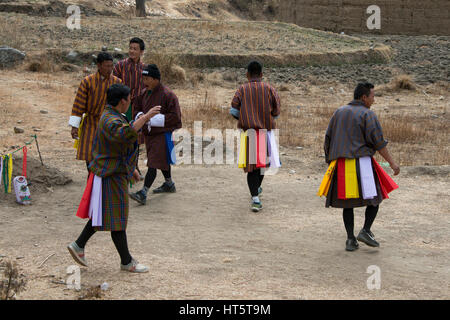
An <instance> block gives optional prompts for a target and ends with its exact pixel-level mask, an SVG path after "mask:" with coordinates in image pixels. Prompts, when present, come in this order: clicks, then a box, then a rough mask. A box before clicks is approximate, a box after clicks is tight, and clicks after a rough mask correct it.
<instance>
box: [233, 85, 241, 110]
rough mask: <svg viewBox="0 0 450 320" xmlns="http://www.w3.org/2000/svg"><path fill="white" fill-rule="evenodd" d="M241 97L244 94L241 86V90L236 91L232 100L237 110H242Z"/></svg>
mask: <svg viewBox="0 0 450 320" xmlns="http://www.w3.org/2000/svg"><path fill="white" fill-rule="evenodd" d="M241 99H242V94H241V89H240V88H239V90H237V91H236V93H235V95H234V98H233V100H232V101H231V107H232V108H234V109H237V110H241Z"/></svg>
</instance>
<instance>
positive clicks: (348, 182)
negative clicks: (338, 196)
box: [345, 159, 359, 199]
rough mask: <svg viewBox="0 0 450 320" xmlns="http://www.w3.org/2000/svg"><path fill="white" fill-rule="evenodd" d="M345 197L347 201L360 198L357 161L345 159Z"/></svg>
mask: <svg viewBox="0 0 450 320" xmlns="http://www.w3.org/2000/svg"><path fill="white" fill-rule="evenodd" d="M345 197H346V198H347V199H354V198H359V190H358V177H357V176H356V159H345Z"/></svg>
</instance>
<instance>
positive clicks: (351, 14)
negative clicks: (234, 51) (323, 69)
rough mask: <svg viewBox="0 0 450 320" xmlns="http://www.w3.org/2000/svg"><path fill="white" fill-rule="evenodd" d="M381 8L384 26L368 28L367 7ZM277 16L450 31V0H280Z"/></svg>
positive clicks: (327, 26) (404, 30)
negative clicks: (370, 25) (372, 25)
mask: <svg viewBox="0 0 450 320" xmlns="http://www.w3.org/2000/svg"><path fill="white" fill-rule="evenodd" d="M371 5H377V6H378V7H380V9H381V28H380V29H379V30H378V29H374V30H369V29H368V28H367V19H368V18H369V17H370V16H371V14H368V13H367V8H368V7H369V6H371ZM277 9H278V10H277V11H278V12H277V16H278V17H277V18H278V20H280V21H284V22H291V23H295V24H297V25H300V26H302V27H309V28H315V29H321V30H326V31H333V32H342V31H343V32H351V33H376V34H409V35H422V34H424V35H450V15H449V14H450V0H281V1H279V2H278V8H277Z"/></svg>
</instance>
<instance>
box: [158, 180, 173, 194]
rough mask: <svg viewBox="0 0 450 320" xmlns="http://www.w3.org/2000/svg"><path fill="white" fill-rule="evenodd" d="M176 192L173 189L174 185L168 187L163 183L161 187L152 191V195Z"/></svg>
mask: <svg viewBox="0 0 450 320" xmlns="http://www.w3.org/2000/svg"><path fill="white" fill-rule="evenodd" d="M176 191H177V189H176V188H175V183H173V182H172V184H171V185H169V184H168V183H167V182H164V183H163V184H162V185H161V187H159V188H156V189H154V190H153V193H164V192H169V193H174V192H176Z"/></svg>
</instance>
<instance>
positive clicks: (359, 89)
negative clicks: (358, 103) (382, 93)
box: [353, 82, 375, 100]
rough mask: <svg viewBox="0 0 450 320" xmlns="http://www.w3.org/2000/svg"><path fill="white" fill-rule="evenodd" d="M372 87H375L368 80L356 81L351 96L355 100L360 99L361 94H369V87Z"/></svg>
mask: <svg viewBox="0 0 450 320" xmlns="http://www.w3.org/2000/svg"><path fill="white" fill-rule="evenodd" d="M373 88H375V87H374V85H373V84H371V83H369V82H364V83H358V85H357V86H356V89H355V93H354V95H353V98H354V99H355V100H360V99H361V98H362V96H366V97H368V96H370V89H373Z"/></svg>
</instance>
